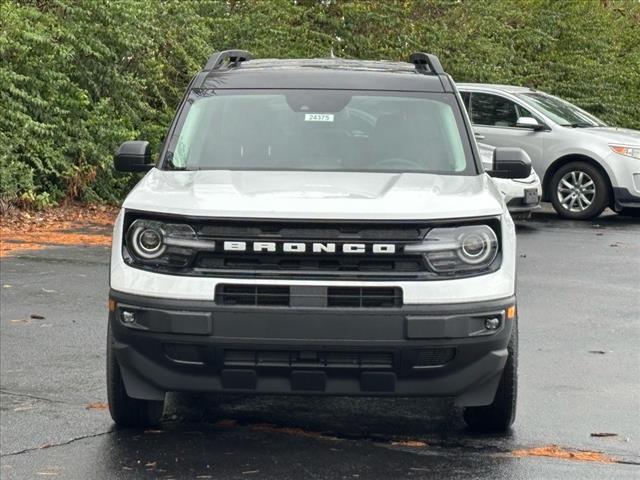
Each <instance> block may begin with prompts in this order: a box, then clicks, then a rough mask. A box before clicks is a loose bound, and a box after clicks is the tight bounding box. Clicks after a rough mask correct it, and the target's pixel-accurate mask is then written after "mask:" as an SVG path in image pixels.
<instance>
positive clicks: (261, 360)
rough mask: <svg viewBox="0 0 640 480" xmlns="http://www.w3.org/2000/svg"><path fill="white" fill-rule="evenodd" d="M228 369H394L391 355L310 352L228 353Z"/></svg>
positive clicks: (381, 353)
mask: <svg viewBox="0 0 640 480" xmlns="http://www.w3.org/2000/svg"><path fill="white" fill-rule="evenodd" d="M224 365H225V366H226V367H280V368H291V367H295V368H300V367H303V368H304V367H310V368H314V367H315V368H351V369H354V368H355V369H362V368H367V369H370V368H379V369H390V368H393V354H392V353H391V352H353V351H350V352H339V351H335V352H316V351H307V350H225V351H224Z"/></svg>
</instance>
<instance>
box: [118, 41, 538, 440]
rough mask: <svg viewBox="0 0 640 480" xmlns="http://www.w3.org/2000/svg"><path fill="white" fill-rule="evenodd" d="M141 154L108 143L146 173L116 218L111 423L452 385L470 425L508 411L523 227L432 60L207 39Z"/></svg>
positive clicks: (500, 156)
mask: <svg viewBox="0 0 640 480" xmlns="http://www.w3.org/2000/svg"><path fill="white" fill-rule="evenodd" d="M150 152H151V149H150V146H149V143H148V142H144V141H132V142H125V143H124V144H122V146H121V147H120V149H119V151H118V154H117V155H116V159H115V165H116V168H117V169H118V170H121V171H126V172H136V171H146V172H147V173H146V175H145V177H144V178H143V179H142V180H141V181H140V183H138V185H137V186H136V187H135V189H134V190H133V191H132V192H131V193H130V194H129V196H128V197H127V199H126V200H125V202H124V204H123V208H122V211H121V212H120V215H119V216H118V219H117V221H116V225H115V228H114V232H113V248H112V253H111V275H110V287H111V290H110V300H109V307H110V308H109V310H110V314H109V329H108V346H107V381H108V396H109V408H110V411H111V415H112V417H113V419H114V420H115V421H116V422H117V423H119V424H121V425H127V426H145V425H150V424H153V423H155V422H158V421H159V420H160V418H161V415H162V409H163V403H164V398H165V393H166V392H169V391H191V392H223V393H224V392H231V393H234V392H235V393H238V392H242V393H244V394H247V393H252V394H260V393H287V394H316V395H318V394H327V395H387V396H388V395H399V396H448V397H454V398H455V399H456V402H457V403H458V404H459V405H462V406H464V407H466V408H465V414H464V415H465V419H466V421H467V423H468V424H469V425H470V426H471V427H473V428H478V429H502V430H504V429H506V428H508V427H509V426H510V425H511V423H512V422H513V419H514V417H515V402H516V383H517V382H516V378H517V373H516V366H517V348H518V343H517V317H516V297H515V278H516V271H515V270H516V260H515V252H516V245H515V243H516V239H515V229H514V224H513V221H512V220H511V217H510V215H509V213H508V211H507V208H506V205H505V203H504V200H503V198H502V196H501V194H500V192H499V191H498V189H497V188H496V186H495V184H494V182H493V181H492V180H491V178H490V177H489V176H488V175H487V173H485V172H484V170H483V167H482V163H481V159H480V155H479V153H478V148H477V145H476V142H475V140H474V138H473V135H472V134H471V125H470V124H469V121H468V117H467V115H466V113H465V110H464V107H463V105H462V101H461V98H460V96H459V95H458V93H457V90H456V87H455V84H454V83H453V81H452V80H451V78H450V77H449V76H448V75H447V74H446V73H445V72H444V71H443V70H442V67H441V65H440V62H439V61H438V59H437V58H436V57H434V56H432V55H428V54H424V53H416V54H413V55H412V56H411V58H410V62H409V63H399V62H372V61H355V60H351V61H347V60H339V59H323V60H251V57H250V55H249V54H248V53H247V52H244V51H237V50H235V51H226V52H221V53H216V54H214V55H213V56H212V57H211V58H210V60H209V61H208V62H207V65H206V66H205V68H204V69H203V70H202V71H201V72H200V73H198V74H197V75H196V76H195V77H194V79H193V80H192V82H191V84H190V85H189V87H188V90H187V92H186V94H185V97H184V99H183V101H182V104H181V105H180V106H179V108H178V112H177V114H176V116H175V119H174V121H173V123H172V125H171V127H170V129H169V134H168V137H167V139H166V141H165V143H164V145H163V147H162V149H161V153H160V157H159V159H158V161H157V163H156V164H155V165H154V164H151V154H150ZM492 168H493V172H492V174H493V175H495V176H497V177H503V178H527V177H528V176H529V175H530V173H531V162H530V160H529V158H528V156H527V154H526V153H525V152H523V151H522V150H520V149H509V148H507V149H496V150H495V152H494V161H493V165H492Z"/></svg>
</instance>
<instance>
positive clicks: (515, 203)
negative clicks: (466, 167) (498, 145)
mask: <svg viewBox="0 0 640 480" xmlns="http://www.w3.org/2000/svg"><path fill="white" fill-rule="evenodd" d="M478 150H479V151H480V157H481V158H482V165H483V166H484V168H485V170H486V171H487V172H491V170H492V169H493V151H494V150H495V147H492V146H491V145H487V144H486V143H480V142H478ZM492 178H493V181H494V182H495V183H496V185H497V187H498V189H499V190H500V192H501V193H502V196H503V197H504V201H505V203H506V204H507V208H508V209H509V213H510V214H511V216H512V217H513V218H515V219H518V220H522V219H527V218H529V217H530V216H531V212H532V211H533V210H535V209H537V208H540V198H542V184H541V182H540V178H539V177H538V174H537V173H536V172H535V170H534V169H533V168H532V169H531V175H529V176H528V177H527V178H518V179H515V178H514V179H512V178H495V177H492Z"/></svg>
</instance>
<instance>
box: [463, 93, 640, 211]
mask: <svg viewBox="0 0 640 480" xmlns="http://www.w3.org/2000/svg"><path fill="white" fill-rule="evenodd" d="M458 88H459V89H460V93H461V95H462V97H463V99H464V102H465V106H466V107H467V110H468V111H469V116H470V117H471V123H472V124H473V129H474V132H475V135H476V138H477V139H478V141H481V142H484V143H488V144H490V145H494V146H496V147H519V148H522V149H524V150H525V151H526V152H527V153H528V154H529V156H530V157H531V162H532V164H533V167H534V168H535V170H536V172H538V174H539V175H540V176H541V177H542V195H543V200H547V201H551V203H552V204H553V206H554V208H555V209H556V211H557V212H558V213H559V214H560V215H562V216H563V217H566V218H573V219H588V218H594V217H597V216H598V215H600V213H601V212H602V211H603V210H604V209H605V208H606V207H611V208H613V209H614V210H616V211H618V212H623V213H628V214H631V215H637V214H638V213H640V132H639V131H637V130H629V129H624V128H614V127H609V126H607V125H606V124H605V123H604V122H602V121H601V120H599V119H597V118H596V117H594V116H593V115H591V114H589V113H587V112H585V111H584V110H582V109H580V108H578V107H576V106H575V105H572V104H571V103H569V102H566V101H564V100H561V99H559V98H557V97H554V96H552V95H548V94H546V93H544V92H540V91H537V90H533V89H530V88H524V87H513V86H507V85H485V84H475V83H462V84H460V83H459V84H458Z"/></svg>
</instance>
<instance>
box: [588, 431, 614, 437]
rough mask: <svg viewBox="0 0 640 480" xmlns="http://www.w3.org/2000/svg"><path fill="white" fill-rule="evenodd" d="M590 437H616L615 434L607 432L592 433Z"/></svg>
mask: <svg viewBox="0 0 640 480" xmlns="http://www.w3.org/2000/svg"><path fill="white" fill-rule="evenodd" d="M591 436H592V437H617V436H618V434H617V433H609V432H593V433H592V434H591Z"/></svg>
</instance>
